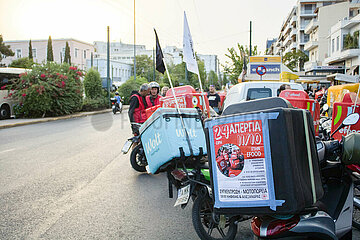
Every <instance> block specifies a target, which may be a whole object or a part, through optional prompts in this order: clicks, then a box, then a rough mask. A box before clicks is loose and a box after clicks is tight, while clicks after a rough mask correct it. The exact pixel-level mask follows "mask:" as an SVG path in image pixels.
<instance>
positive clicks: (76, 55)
mask: <svg viewBox="0 0 360 240" xmlns="http://www.w3.org/2000/svg"><path fill="white" fill-rule="evenodd" d="M78 54H79V49H78V48H75V57H76V58H77V57H78Z"/></svg>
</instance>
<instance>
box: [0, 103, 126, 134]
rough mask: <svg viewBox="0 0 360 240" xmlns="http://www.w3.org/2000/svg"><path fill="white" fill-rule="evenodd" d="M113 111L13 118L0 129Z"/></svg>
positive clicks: (2, 123) (0, 126) (1, 125)
mask: <svg viewBox="0 0 360 240" xmlns="http://www.w3.org/2000/svg"><path fill="white" fill-rule="evenodd" d="M128 109H129V105H124V107H123V111H124V110H128ZM111 111H112V110H111V109H104V110H100V111H94V112H79V113H74V114H70V115H66V116H61V117H45V118H19V119H14V118H12V119H6V120H0V129H3V128H11V127H18V126H24V125H29V124H35V123H43V122H51V121H56V120H63V119H70V118H78V117H86V116H90V115H95V114H101V113H107V112H111Z"/></svg>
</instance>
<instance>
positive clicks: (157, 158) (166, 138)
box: [140, 108, 207, 174]
mask: <svg viewBox="0 0 360 240" xmlns="http://www.w3.org/2000/svg"><path fill="white" fill-rule="evenodd" d="M180 116H181V118H182V120H183V122H184V126H185V129H186V131H187V134H188V136H189V139H190V145H191V147H192V150H193V155H194V156H198V155H199V154H200V148H202V149H203V154H204V155H205V154H207V151H206V141H205V134H204V129H203V125H202V122H201V116H200V115H199V113H198V111H197V110H196V109H195V108H181V109H180V114H179V113H178V111H177V110H176V109H175V108H159V109H157V110H156V111H155V112H154V113H153V114H152V115H151V117H150V118H149V119H148V120H146V122H145V123H144V124H143V125H142V126H141V128H140V136H141V142H142V144H143V148H144V151H145V156H146V159H147V162H148V169H147V170H148V172H150V173H152V174H154V173H157V172H158V170H159V168H160V167H161V166H162V165H164V164H165V163H167V162H169V161H171V160H172V159H174V158H179V157H180V150H179V148H182V149H183V151H184V154H185V156H191V151H190V148H189V143H188V141H187V139H186V132H185V129H184V127H183V124H182V122H181V118H180Z"/></svg>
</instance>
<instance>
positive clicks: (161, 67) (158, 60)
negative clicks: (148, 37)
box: [154, 28, 165, 74]
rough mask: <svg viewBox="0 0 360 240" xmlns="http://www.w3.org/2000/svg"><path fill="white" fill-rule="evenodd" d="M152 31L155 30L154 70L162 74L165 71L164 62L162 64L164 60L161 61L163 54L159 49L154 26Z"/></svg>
mask: <svg viewBox="0 0 360 240" xmlns="http://www.w3.org/2000/svg"><path fill="white" fill-rule="evenodd" d="M154 32H155V37H156V70H158V71H159V72H161V73H162V74H164V72H165V64H164V61H163V58H164V55H163V53H162V51H161V47H160V43H159V39H158V36H157V34H156V30H155V28H154Z"/></svg>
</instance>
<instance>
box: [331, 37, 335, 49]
mask: <svg viewBox="0 0 360 240" xmlns="http://www.w3.org/2000/svg"><path fill="white" fill-rule="evenodd" d="M334 50H335V39H333V40H331V52H334Z"/></svg>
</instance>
